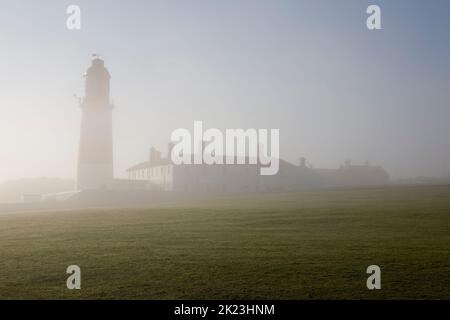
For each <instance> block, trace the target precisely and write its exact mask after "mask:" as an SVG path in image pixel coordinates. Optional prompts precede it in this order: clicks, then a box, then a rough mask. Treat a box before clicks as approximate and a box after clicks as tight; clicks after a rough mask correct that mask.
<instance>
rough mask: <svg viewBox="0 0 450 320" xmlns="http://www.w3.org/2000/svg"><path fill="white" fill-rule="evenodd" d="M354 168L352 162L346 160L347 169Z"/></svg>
mask: <svg viewBox="0 0 450 320" xmlns="http://www.w3.org/2000/svg"><path fill="white" fill-rule="evenodd" d="M351 166H352V161H351V160H345V167H347V168H350V167H351Z"/></svg>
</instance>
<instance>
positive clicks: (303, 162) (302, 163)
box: [299, 157, 306, 168]
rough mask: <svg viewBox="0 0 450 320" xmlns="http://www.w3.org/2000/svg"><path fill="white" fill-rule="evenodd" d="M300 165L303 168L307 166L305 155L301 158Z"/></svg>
mask: <svg viewBox="0 0 450 320" xmlns="http://www.w3.org/2000/svg"><path fill="white" fill-rule="evenodd" d="M299 165H300V167H302V168H306V158H305V157H301V158H300V163H299Z"/></svg>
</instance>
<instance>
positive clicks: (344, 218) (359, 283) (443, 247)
mask: <svg viewBox="0 0 450 320" xmlns="http://www.w3.org/2000/svg"><path fill="white" fill-rule="evenodd" d="M72 264H76V265H79V266H80V267H81V269H82V290H80V291H76V290H75V291H70V290H68V289H67V288H66V277H67V275H66V273H65V271H66V268H67V266H69V265H72ZM371 264H377V265H379V266H380V267H381V269H382V290H375V291H369V290H367V288H366V279H367V276H368V275H367V274H366V273H365V271H366V268H367V266H369V265H371ZM31 298H33V299H34V298H37V299H49V298H52V299H54V298H56V299H88V298H96V299H97V298H98V299H337V298H339V299H375V298H376V299H391V298H407V299H416V298H434V299H442V298H445V299H450V186H437V187H405V188H386V189H372V190H369V189H366V190H340V191H321V192H304V193H289V194H273V195H261V196H252V197H245V198H226V199H218V200H211V201H207V202H202V203H189V204H185V205H181V204H177V205H164V206H158V207H152V208H130V209H90V210H88V209H86V210H78V211H62V212H45V213H37V212H36V213H14V214H3V215H1V214H0V299H31Z"/></svg>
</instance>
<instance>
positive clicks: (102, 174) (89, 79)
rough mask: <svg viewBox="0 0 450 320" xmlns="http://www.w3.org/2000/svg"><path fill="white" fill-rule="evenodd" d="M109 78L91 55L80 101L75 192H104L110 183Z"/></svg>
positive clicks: (111, 157)
mask: <svg viewBox="0 0 450 320" xmlns="http://www.w3.org/2000/svg"><path fill="white" fill-rule="evenodd" d="M110 79H111V76H110V74H109V71H108V69H106V68H105V63H104V61H103V60H102V59H100V58H99V57H97V56H94V59H93V60H92V65H91V66H90V67H89V69H88V70H87V72H86V74H85V81H86V82H85V96H84V98H83V99H82V100H81V101H80V107H81V112H82V117H81V132H80V145H79V153H78V174H77V188H78V190H98V189H107V188H110V187H111V186H112V183H113V179H114V178H113V177H114V169H113V136H112V110H113V105H112V104H111V103H110V97H109V93H110V92H109V91H110V86H109V85H110Z"/></svg>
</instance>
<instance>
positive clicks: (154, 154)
mask: <svg viewBox="0 0 450 320" xmlns="http://www.w3.org/2000/svg"><path fill="white" fill-rule="evenodd" d="M159 160H161V152H159V151H158V150H156V149H155V148H154V147H151V148H150V155H149V161H150V164H155V163H157V162H158V161H159Z"/></svg>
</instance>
